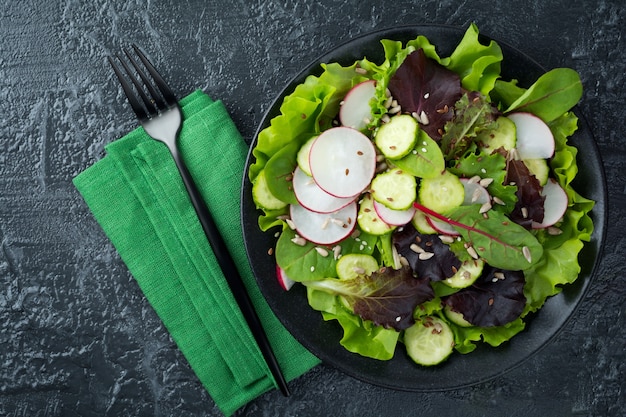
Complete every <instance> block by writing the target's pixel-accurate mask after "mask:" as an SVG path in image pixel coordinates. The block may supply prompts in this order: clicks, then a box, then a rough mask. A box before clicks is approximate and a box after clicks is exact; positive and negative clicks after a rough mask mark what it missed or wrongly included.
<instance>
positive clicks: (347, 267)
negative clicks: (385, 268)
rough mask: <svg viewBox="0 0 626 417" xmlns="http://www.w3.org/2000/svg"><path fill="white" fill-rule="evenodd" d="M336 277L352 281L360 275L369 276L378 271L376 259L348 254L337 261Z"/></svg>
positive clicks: (360, 254)
mask: <svg viewBox="0 0 626 417" xmlns="http://www.w3.org/2000/svg"><path fill="white" fill-rule="evenodd" d="M336 268H337V277H339V279H353V278H356V277H358V276H361V275H370V274H372V273H373V272H375V271H377V270H378V262H376V258H374V257H373V256H371V255H366V254H364V253H349V254H347V255H343V256H342V257H341V258H339V260H338V261H337V266H336Z"/></svg>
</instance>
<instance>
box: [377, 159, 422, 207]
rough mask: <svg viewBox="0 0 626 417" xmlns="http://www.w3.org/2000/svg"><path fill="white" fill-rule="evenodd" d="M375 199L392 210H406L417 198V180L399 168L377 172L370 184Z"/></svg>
mask: <svg viewBox="0 0 626 417" xmlns="http://www.w3.org/2000/svg"><path fill="white" fill-rule="evenodd" d="M370 189H371V193H372V196H373V197H374V199H375V200H376V201H378V202H379V203H381V204H384V205H385V207H389V208H390V209H393V210H406V209H408V208H409V207H411V205H412V204H413V203H414V202H415V199H416V198H417V181H416V180H415V177H414V176H413V175H410V174H407V173H405V172H404V171H402V170H401V169H393V170H391V171H387V172H383V173H382V174H378V175H377V176H375V177H374V179H373V180H372V184H371V186H370Z"/></svg>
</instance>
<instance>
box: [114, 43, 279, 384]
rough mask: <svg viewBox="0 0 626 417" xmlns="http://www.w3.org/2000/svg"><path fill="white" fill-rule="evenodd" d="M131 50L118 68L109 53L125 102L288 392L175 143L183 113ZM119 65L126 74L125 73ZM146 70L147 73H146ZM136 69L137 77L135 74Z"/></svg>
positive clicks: (120, 59)
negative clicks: (157, 149) (177, 178)
mask: <svg viewBox="0 0 626 417" xmlns="http://www.w3.org/2000/svg"><path fill="white" fill-rule="evenodd" d="M133 51H134V53H135V56H136V57H139V61H141V64H142V65H140V64H139V62H138V61H137V59H136V58H135V56H133V54H132V53H131V52H130V51H128V50H124V54H125V55H126V58H127V60H124V59H123V57H121V56H120V55H117V56H116V58H117V61H118V62H119V63H120V64H121V68H120V66H119V65H118V64H117V63H116V60H115V59H113V58H112V57H108V59H109V62H110V64H111V66H112V67H113V71H114V72H115V75H117V78H118V79H119V81H120V84H121V85H122V89H123V90H124V93H125V94H126V97H127V98H128V102H129V103H130V106H131V108H132V109H133V111H134V112H135V114H136V115H137V118H138V119H139V121H140V123H141V125H142V126H143V128H144V130H145V131H146V133H147V134H148V135H149V136H150V137H152V138H153V139H156V140H158V141H160V142H163V143H164V144H165V145H166V146H167V147H168V149H169V151H170V153H171V154H172V158H173V159H174V162H175V163H176V166H177V168H178V171H179V172H180V175H181V177H182V180H183V183H184V184H185V188H186V189H187V193H188V194H189V198H190V200H191V203H192V204H193V207H194V209H195V211H196V214H197V216H198V220H199V221H200V224H201V225H202V229H203V230H204V234H205V235H206V237H207V240H208V241H209V244H210V245H211V248H212V249H213V252H214V253H215V257H216V258H217V261H218V263H219V265H220V268H221V269H222V272H223V273H224V277H225V278H226V281H227V282H228V285H229V287H230V289H231V291H232V293H233V296H234V297H235V301H236V302H237V304H238V305H239V308H240V309H241V312H242V314H243V316H244V318H245V319H246V322H247V323H248V326H249V327H250V331H251V332H252V335H253V336H254V339H255V340H256V342H257V344H258V346H259V349H260V350H261V353H262V354H263V357H264V359H265V362H266V363H267V365H268V367H269V370H270V372H271V373H272V376H273V377H274V380H275V381H276V384H277V385H278V387H279V388H280V390H281V392H282V393H283V394H284V395H285V396H289V387H288V386H287V381H286V380H285V378H284V376H283V374H282V372H281V370H280V366H279V365H278V361H277V360H276V357H275V356H274V353H273V351H272V348H271V346H270V343H269V341H268V339H267V335H266V334H265V331H264V330H263V326H262V324H261V321H260V319H259V317H258V315H257V313H256V311H255V310H254V306H253V304H252V301H251V300H250V296H249V295H248V292H247V291H246V288H245V285H244V283H243V280H242V279H241V276H240V275H239V273H238V271H237V267H236V266H235V262H234V261H233V259H232V257H231V256H230V253H229V252H228V249H227V247H226V244H225V243H224V240H223V238H222V237H221V235H220V233H219V231H218V229H217V227H216V226H215V222H214V221H213V218H212V217H211V214H210V213H209V210H208V208H207V206H206V204H205V203H204V200H203V199H202V197H201V196H200V192H199V191H198V188H197V187H196V185H195V183H194V181H193V178H192V177H191V174H190V173H189V170H188V169H187V167H186V165H185V163H184V161H183V159H182V157H181V155H180V152H179V151H178V147H177V146H176V142H177V140H178V134H179V132H180V127H181V125H182V114H181V110H180V107H179V105H178V100H177V99H176V96H175V95H174V93H173V92H172V90H171V89H170V87H169V86H168V85H167V83H166V82H165V80H163V77H161V75H160V74H159V73H158V72H157V70H156V69H155V68H154V67H153V66H152V64H151V63H150V61H149V60H148V58H146V56H145V55H144V54H143V53H142V52H141V51H140V50H139V48H138V47H137V46H136V45H133ZM126 61H128V62H129V63H130V66H129V64H128V63H127V62H126ZM131 66H132V69H131ZM122 69H123V70H124V72H125V73H126V75H124V72H123V71H122ZM133 69H134V71H133ZM146 71H147V72H148V74H149V75H148V74H146ZM135 73H136V74H137V75H138V77H137V76H136V75H134V74H135ZM128 80H130V82H128ZM146 92H147V93H146Z"/></svg>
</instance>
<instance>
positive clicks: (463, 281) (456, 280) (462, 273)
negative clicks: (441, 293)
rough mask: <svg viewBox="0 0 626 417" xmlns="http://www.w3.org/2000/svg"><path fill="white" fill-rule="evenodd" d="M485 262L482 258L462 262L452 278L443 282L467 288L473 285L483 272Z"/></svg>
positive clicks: (451, 285)
mask: <svg viewBox="0 0 626 417" xmlns="http://www.w3.org/2000/svg"><path fill="white" fill-rule="evenodd" d="M484 264H485V263H484V262H483V260H482V259H471V260H468V261H465V262H463V263H462V264H461V267H460V268H459V270H458V271H457V272H456V274H454V275H452V276H451V277H450V278H447V279H445V280H444V281H443V282H444V284H446V285H447V286H449V287H452V288H466V287H469V286H470V285H472V284H473V283H474V282H475V281H476V280H477V279H478V277H479V276H480V274H481V273H482V272H483V266H484Z"/></svg>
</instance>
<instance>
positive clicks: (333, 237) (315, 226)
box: [290, 201, 358, 245]
mask: <svg viewBox="0 0 626 417" xmlns="http://www.w3.org/2000/svg"><path fill="white" fill-rule="evenodd" d="M357 209H358V207H357V203H356V201H353V202H352V203H350V204H348V205H347V206H346V207H344V208H342V209H340V210H337V211H334V212H332V213H316V212H314V211H311V210H308V209H306V208H304V207H302V206H301V205H299V204H292V205H291V206H290V214H291V221H292V222H293V224H294V225H295V228H296V232H297V233H298V235H300V236H301V237H303V238H304V239H306V240H308V241H309V242H312V243H316V244H318V245H331V244H333V243H337V242H340V241H342V240H344V239H345V238H347V237H348V236H350V234H351V233H352V231H353V230H354V227H355V225H356V215H357Z"/></svg>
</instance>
